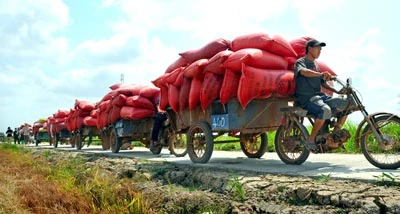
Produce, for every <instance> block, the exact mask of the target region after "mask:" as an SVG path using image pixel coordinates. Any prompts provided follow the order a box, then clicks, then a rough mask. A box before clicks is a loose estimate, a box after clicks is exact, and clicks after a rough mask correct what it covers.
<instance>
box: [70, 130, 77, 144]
mask: <svg viewBox="0 0 400 214" xmlns="http://www.w3.org/2000/svg"><path fill="white" fill-rule="evenodd" d="M76 135H77V133H74V134H72V136H71V147H72V148H74V147H75V145H76Z"/></svg>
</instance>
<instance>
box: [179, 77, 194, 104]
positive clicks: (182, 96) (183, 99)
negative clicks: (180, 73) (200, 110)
mask: <svg viewBox="0 0 400 214" xmlns="http://www.w3.org/2000/svg"><path fill="white" fill-rule="evenodd" d="M191 83H192V79H191V78H187V77H184V78H183V83H182V87H181V89H180V90H179V110H180V111H183V110H184V109H185V108H186V107H188V105H189V93H190V86H191Z"/></svg>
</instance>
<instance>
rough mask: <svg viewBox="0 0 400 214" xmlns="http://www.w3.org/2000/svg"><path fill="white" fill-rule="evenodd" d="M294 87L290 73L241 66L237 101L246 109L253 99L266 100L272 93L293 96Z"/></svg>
mask: <svg viewBox="0 0 400 214" xmlns="http://www.w3.org/2000/svg"><path fill="white" fill-rule="evenodd" d="M294 86H295V81H294V74H293V72H292V71H288V70H269V69H260V68H255V67H251V66H247V65H245V64H243V68H242V77H241V78H240V83H239V89H238V99H239V102H240V104H241V105H242V107H243V108H246V106H247V105H248V104H249V103H250V101H251V100H253V99H255V98H268V97H270V96H272V94H273V93H282V94H289V93H291V94H293V93H294V88H295V87H294Z"/></svg>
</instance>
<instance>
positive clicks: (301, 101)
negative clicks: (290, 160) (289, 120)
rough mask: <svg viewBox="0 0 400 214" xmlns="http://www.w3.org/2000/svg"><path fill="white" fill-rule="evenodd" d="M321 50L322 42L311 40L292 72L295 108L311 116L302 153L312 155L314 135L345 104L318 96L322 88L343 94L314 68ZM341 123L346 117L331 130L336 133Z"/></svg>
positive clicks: (340, 100) (327, 76) (314, 146)
mask: <svg viewBox="0 0 400 214" xmlns="http://www.w3.org/2000/svg"><path fill="white" fill-rule="evenodd" d="M325 46H326V43H325V42H319V41H318V40H315V39H312V40H310V41H308V42H307V43H306V49H305V52H306V56H304V57H302V58H299V59H298V60H297V61H296V64H295V68H294V75H295V80H296V88H295V100H296V105H297V106H300V107H302V108H304V109H305V110H307V111H308V114H311V115H313V116H315V121H314V126H313V128H312V131H311V135H310V136H309V138H308V139H307V143H306V145H305V147H306V149H308V150H310V151H312V152H314V151H315V150H316V148H317V146H316V144H315V138H316V136H317V134H318V131H319V130H320V129H321V128H322V126H323V125H324V122H325V120H328V119H330V118H331V117H332V110H334V111H340V110H344V108H345V106H346V102H347V101H346V100H344V99H341V98H332V97H330V96H328V95H326V94H324V93H322V92H321V86H322V87H324V88H326V89H328V90H330V91H333V92H335V93H338V94H340V93H343V92H342V91H337V90H336V89H335V88H333V87H331V86H329V85H328V84H327V83H326V81H327V80H330V79H331V78H332V76H331V75H330V74H329V73H328V72H326V71H321V70H320V69H319V67H318V64H317V63H316V62H315V60H316V59H317V58H318V57H319V55H320V54H321V48H322V47H325ZM345 121H346V116H343V117H341V118H340V120H339V121H338V126H337V127H335V129H340V128H341V127H342V126H343V124H344V122H345Z"/></svg>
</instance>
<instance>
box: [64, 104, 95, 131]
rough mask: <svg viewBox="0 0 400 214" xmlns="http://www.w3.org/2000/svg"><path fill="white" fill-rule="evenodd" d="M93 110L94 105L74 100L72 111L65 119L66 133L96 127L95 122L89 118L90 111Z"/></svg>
mask: <svg viewBox="0 0 400 214" xmlns="http://www.w3.org/2000/svg"><path fill="white" fill-rule="evenodd" d="M94 109H95V104H93V103H90V102H88V101H84V100H77V99H76V100H75V105H74V108H73V109H70V113H69V115H68V117H67V119H66V125H67V129H68V131H70V132H72V131H75V130H78V129H81V128H82V126H83V125H85V126H96V122H97V120H96V119H95V118H93V117H92V116H91V113H92V111H93V110H94Z"/></svg>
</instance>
